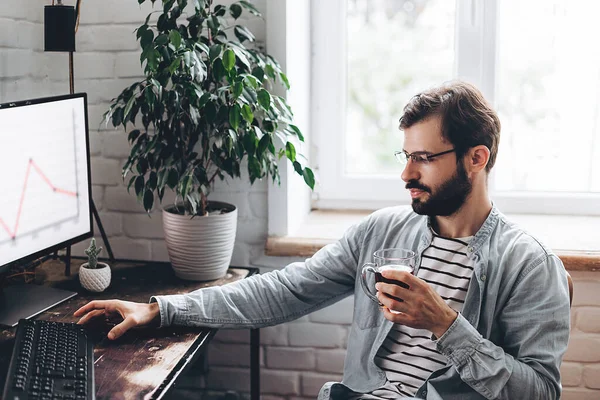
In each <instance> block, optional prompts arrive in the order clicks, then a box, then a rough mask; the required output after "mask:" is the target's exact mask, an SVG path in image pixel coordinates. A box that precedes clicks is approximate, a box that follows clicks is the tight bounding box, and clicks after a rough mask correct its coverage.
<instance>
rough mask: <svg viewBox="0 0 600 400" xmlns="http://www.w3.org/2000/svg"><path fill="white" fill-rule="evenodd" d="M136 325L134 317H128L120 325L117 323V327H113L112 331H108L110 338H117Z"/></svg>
mask: <svg viewBox="0 0 600 400" xmlns="http://www.w3.org/2000/svg"><path fill="white" fill-rule="evenodd" d="M134 326H137V322H136V321H135V320H134V319H133V318H131V317H127V318H125V319H124V320H123V322H121V323H120V324H118V325H115V327H114V328H112V329H111V330H110V332H108V338H109V339H110V340H114V339H117V338H119V337H121V336H123V334H124V333H125V332H127V331H128V330H130V329H131V328H133V327H134Z"/></svg>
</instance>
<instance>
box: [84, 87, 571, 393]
mask: <svg viewBox="0 0 600 400" xmlns="http://www.w3.org/2000/svg"><path fill="white" fill-rule="evenodd" d="M400 128H401V129H402V130H403V131H404V148H403V150H402V151H399V152H396V156H397V157H398V159H399V160H400V161H402V162H404V163H405V167H404V171H403V173H402V179H403V180H404V181H405V182H406V188H407V189H409V190H410V194H411V198H412V209H413V211H414V212H411V211H410V210H407V209H405V208H402V207H393V208H387V209H383V210H379V211H377V212H375V213H373V214H372V215H370V216H369V217H368V218H366V219H365V220H364V221H362V222H360V223H358V224H357V225H355V226H353V227H352V228H350V229H349V230H348V231H347V232H346V233H345V234H344V236H343V238H342V239H340V240H339V241H338V242H336V243H334V244H331V245H328V246H326V247H324V248H323V249H321V250H320V251H319V252H317V253H316V254H315V255H314V256H313V257H312V258H310V259H308V260H306V261H305V262H302V263H301V262H299V263H293V264H290V265H288V266H287V267H285V268H284V269H282V270H280V271H275V272H272V273H268V274H264V275H260V276H255V277H251V278H249V279H245V280H243V281H240V282H236V283H233V284H230V285H226V286H222V287H216V288H207V289H202V290H198V291H195V292H192V293H190V294H188V295H176V296H157V297H153V298H152V302H151V303H150V304H136V303H128V302H122V301H118V300H111V301H94V302H91V303H89V304H87V305H86V306H84V307H82V308H81V309H79V310H77V311H76V313H75V315H76V316H83V318H81V320H80V323H85V322H87V321H88V320H89V319H91V318H93V317H96V316H100V315H111V314H115V313H117V314H120V315H121V316H122V317H123V318H124V320H123V322H122V323H120V324H119V325H117V326H115V327H114V328H113V329H112V330H111V331H110V333H109V338H110V339H115V338H117V337H119V336H120V335H122V334H123V333H124V332H125V331H127V330H128V329H130V328H132V327H134V326H139V325H147V324H151V323H152V322H153V321H156V322H158V321H160V325H161V326H166V325H171V324H180V325H202V326H211V327H228V328H250V327H253V328H256V327H264V326H269V325H275V324H280V323H283V322H286V321H290V320H293V319H296V318H299V317H301V316H302V315H305V314H308V313H311V312H313V311H315V310H317V309H320V308H322V307H325V306H328V305H330V304H333V303H335V302H337V301H338V300H340V299H341V298H343V297H346V296H348V295H350V294H354V318H353V323H352V328H351V331H350V335H349V338H348V350H347V355H346V360H345V365H344V378H343V381H342V382H341V383H328V384H326V385H325V386H324V387H323V389H322V390H321V393H320V394H319V398H323V399H327V398H332V399H336V398H340V399H347V398H352V399H380V398H399V397H403V396H408V397H410V396H414V397H416V398H427V399H497V398H498V399H510V400H514V399H527V400H534V399H541V400H549V399H557V398H559V397H560V393H561V385H560V372H559V367H560V363H561V359H562V356H563V354H564V352H565V350H566V347H567V342H568V336H569V318H570V317H569V295H568V287H567V278H566V271H565V270H564V268H563V265H562V263H561V261H560V260H559V259H558V258H557V257H556V256H555V255H554V254H552V252H551V251H549V250H548V249H547V248H545V247H544V246H543V245H542V244H540V242H538V241H537V240H536V239H535V238H533V237H532V236H531V235H529V234H527V233H526V232H524V231H523V230H522V229H520V228H519V227H517V226H515V225H514V224H512V223H510V222H509V221H508V220H507V219H506V217H505V216H503V215H502V214H501V213H500V212H499V211H498V209H497V208H496V207H495V206H494V205H493V204H492V202H491V200H490V198H489V194H488V189H487V180H488V173H489V171H490V170H491V168H492V167H493V165H494V162H495V160H496V154H497V151H498V143H499V137H500V121H499V120H498V117H497V115H496V113H495V112H494V111H493V110H492V109H491V107H490V106H489V105H488V104H487V102H486V101H485V100H484V98H483V96H482V95H481V93H480V92H479V91H478V90H477V89H476V88H475V87H473V86H472V85H469V84H466V83H463V82H451V83H449V84H447V85H444V86H441V87H438V88H434V89H432V90H429V91H426V92H424V93H421V94H419V95H417V96H415V97H414V98H413V99H411V101H410V102H409V103H408V104H407V106H406V107H405V109H404V115H403V116H402V118H401V119H400ZM382 248H406V249H411V250H414V251H415V252H416V254H417V262H416V267H415V271H414V275H411V274H409V273H407V272H398V271H389V272H388V273H387V274H388V275H387V277H388V278H390V279H395V280H399V281H402V282H404V283H406V284H407V285H408V286H409V287H408V288H403V287H401V286H399V285H391V284H385V283H382V282H380V283H378V284H377V289H378V294H377V296H378V299H379V301H380V303H381V304H382V306H381V307H380V306H379V305H378V304H377V303H375V302H373V301H372V300H371V299H370V298H369V297H367V296H366V295H365V293H363V291H362V289H361V288H360V284H359V282H358V280H359V279H361V277H360V273H359V272H360V266H362V265H363V264H364V263H365V262H369V261H371V258H372V254H373V252H374V251H376V250H378V249H382ZM390 296H395V297H397V298H399V299H402V300H403V301H402V302H400V301H396V300H394V299H392V298H391V297H390ZM390 310H394V311H396V312H399V313H392V312H391V311H390Z"/></svg>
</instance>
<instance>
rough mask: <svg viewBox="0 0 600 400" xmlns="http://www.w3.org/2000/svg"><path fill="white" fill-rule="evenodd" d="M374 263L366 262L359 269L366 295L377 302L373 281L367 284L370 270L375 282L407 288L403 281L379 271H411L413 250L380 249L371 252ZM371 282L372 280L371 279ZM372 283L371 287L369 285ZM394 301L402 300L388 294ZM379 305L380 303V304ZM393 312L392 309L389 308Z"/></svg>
mask: <svg viewBox="0 0 600 400" xmlns="http://www.w3.org/2000/svg"><path fill="white" fill-rule="evenodd" d="M373 260H374V261H375V262H374V263H366V264H364V265H363V268H362V271H361V280H360V281H361V285H362V287H363V290H364V291H365V293H366V294H367V296H368V297H369V298H370V299H371V300H373V301H375V302H377V303H379V300H378V299H377V296H376V293H375V288H374V285H373V283H371V284H369V282H368V281H367V274H368V273H369V272H372V273H373V275H374V277H375V282H384V283H388V284H392V285H398V286H401V287H403V288H406V289H408V287H409V286H408V285H407V284H406V283H404V282H400V281H397V280H395V279H388V278H384V277H383V275H381V273H382V272H383V271H386V270H399V271H406V272H409V273H412V272H413V270H414V266H415V252H414V251H412V250H407V249H396V248H390V249H381V250H377V251H376V252H375V253H373ZM371 282H372V281H371ZM371 285H373V287H371ZM389 297H391V298H392V299H394V300H396V301H403V300H402V299H400V298H398V297H394V296H389ZM380 305H381V304H380ZM390 311H392V312H393V310H390Z"/></svg>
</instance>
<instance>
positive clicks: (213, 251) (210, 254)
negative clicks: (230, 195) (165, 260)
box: [163, 201, 238, 281]
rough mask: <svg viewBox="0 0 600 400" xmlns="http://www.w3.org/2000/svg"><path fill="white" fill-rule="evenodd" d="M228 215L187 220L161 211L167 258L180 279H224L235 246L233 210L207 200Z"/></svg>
mask: <svg viewBox="0 0 600 400" xmlns="http://www.w3.org/2000/svg"><path fill="white" fill-rule="evenodd" d="M209 204H210V206H211V207H212V208H216V207H220V208H223V209H225V210H230V211H229V212H226V213H223V214H212V215H207V216H204V217H199V216H197V217H194V218H191V217H190V216H189V215H179V214H174V213H172V212H169V211H167V210H168V209H169V208H167V209H163V229H164V233H165V241H166V243H167V250H168V252H169V259H170V261H171V265H172V266H173V270H174V271H175V275H177V276H178V277H179V278H181V279H187V280H193V281H208V280H214V279H219V278H222V277H223V276H225V274H226V273H227V269H228V268H229V264H230V262H231V256H232V254H233V246H234V244H235V232H236V229H237V215H238V212H237V208H236V207H235V206H233V205H231V204H227V203H222V202H216V201H211V202H209Z"/></svg>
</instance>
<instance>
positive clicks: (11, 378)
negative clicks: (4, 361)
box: [2, 319, 95, 400]
mask: <svg viewBox="0 0 600 400" xmlns="http://www.w3.org/2000/svg"><path fill="white" fill-rule="evenodd" d="M2 398H3V399H5V400H34V399H35V400H37V399H40V400H46V399H48V400H89V399H95V387H94V347H93V341H92V340H91V339H89V340H88V336H87V334H86V331H85V329H83V327H81V326H80V325H76V324H70V323H62V322H51V321H42V320H35V321H31V320H25V319H22V320H20V321H19V325H18V327H17V334H16V337H15V347H14V349H13V353H12V358H11V360H10V367H9V368H8V375H7V377H6V383H5V386H4V395H3V396H2Z"/></svg>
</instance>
